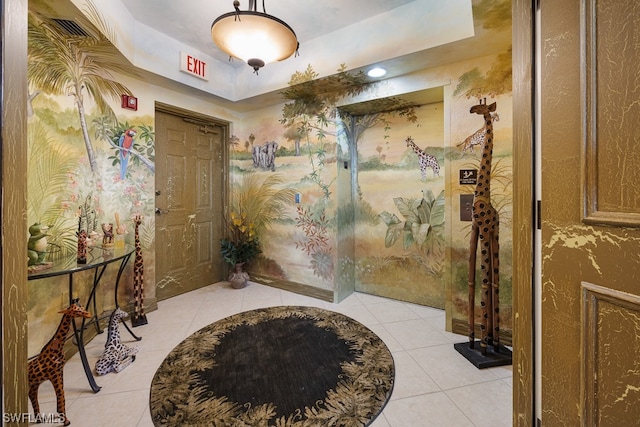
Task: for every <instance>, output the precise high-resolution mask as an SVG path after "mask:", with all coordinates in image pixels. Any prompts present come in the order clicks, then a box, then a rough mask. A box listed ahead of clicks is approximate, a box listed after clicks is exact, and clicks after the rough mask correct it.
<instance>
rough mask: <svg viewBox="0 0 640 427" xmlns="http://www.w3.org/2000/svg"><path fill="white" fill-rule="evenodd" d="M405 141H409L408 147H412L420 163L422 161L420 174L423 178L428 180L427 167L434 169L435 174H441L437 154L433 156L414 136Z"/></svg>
mask: <svg viewBox="0 0 640 427" xmlns="http://www.w3.org/2000/svg"><path fill="white" fill-rule="evenodd" d="M405 142H406V143H407V147H410V148H411V149H412V150H413V152H414V153H416V155H417V156H418V163H420V174H421V175H422V180H423V181H426V180H427V168H431V170H432V171H433V176H434V177H436V176H440V164H439V163H438V159H437V158H436V156H432V155H431V154H429V153H427V152H426V151H424V150H423V149H421V148H420V147H418V146H417V145H416V143H415V142H413V138H411V137H408V138H407V139H406V140H405Z"/></svg>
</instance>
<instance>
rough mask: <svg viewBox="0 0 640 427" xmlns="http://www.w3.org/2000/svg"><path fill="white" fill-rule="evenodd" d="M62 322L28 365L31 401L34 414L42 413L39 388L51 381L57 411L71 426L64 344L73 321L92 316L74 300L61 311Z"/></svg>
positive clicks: (66, 423) (65, 423)
mask: <svg viewBox="0 0 640 427" xmlns="http://www.w3.org/2000/svg"><path fill="white" fill-rule="evenodd" d="M60 313H62V315H63V316H62V320H61V321H60V324H59V325H58V329H57V330H56V333H55V334H54V335H53V338H51V340H50V341H49V342H48V343H47V344H45V346H44V347H42V350H40V354H38V355H37V356H36V357H35V358H34V359H32V360H30V361H29V363H28V365H27V370H28V378H29V400H30V401H31V406H33V412H34V414H36V415H37V414H39V413H40V404H39V403H38V388H39V387H40V384H42V383H43V382H45V381H47V380H49V381H51V384H53V389H54V390H55V392H56V410H57V411H58V413H59V414H61V415H62V417H63V421H64V425H65V426H68V425H69V424H71V422H70V421H69V419H68V418H67V415H66V408H65V398H64V376H63V374H64V365H65V363H66V361H67V360H66V358H65V356H64V343H65V341H66V340H67V335H68V334H69V327H70V326H71V322H72V321H73V320H72V319H73V318H75V317H84V318H87V319H88V318H90V317H91V314H90V313H89V312H87V311H86V310H85V309H84V308H83V307H82V306H80V305H79V304H78V300H73V301H72V303H71V305H70V306H69V307H68V308H66V309H64V310H62V311H60Z"/></svg>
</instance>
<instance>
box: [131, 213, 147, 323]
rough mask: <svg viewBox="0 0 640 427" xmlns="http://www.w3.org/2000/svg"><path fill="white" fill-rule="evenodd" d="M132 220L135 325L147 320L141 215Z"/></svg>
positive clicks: (133, 320)
mask: <svg viewBox="0 0 640 427" xmlns="http://www.w3.org/2000/svg"><path fill="white" fill-rule="evenodd" d="M133 222H134V224H135V245H136V256H135V259H134V262H133V298H134V300H135V301H134V313H133V319H131V325H132V326H134V327H135V326H141V325H146V324H147V323H148V322H147V316H146V315H145V314H144V260H143V258H142V245H141V244H140V231H139V227H140V224H141V223H142V216H140V215H136V216H135V217H134V219H133Z"/></svg>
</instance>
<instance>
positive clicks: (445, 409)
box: [383, 392, 473, 427]
mask: <svg viewBox="0 0 640 427" xmlns="http://www.w3.org/2000/svg"><path fill="white" fill-rule="evenodd" d="M383 414H384V416H385V418H386V419H387V421H388V422H389V425H390V426H393V427H473V423H472V422H471V421H470V420H469V418H467V416H466V415H465V414H464V413H463V412H462V411H461V410H460V409H458V407H457V406H456V405H455V404H454V403H453V402H452V401H451V399H449V398H448V397H447V395H446V394H444V392H438V393H431V394H424V395H421V396H415V397H409V398H406V399H399V400H392V401H390V402H389V403H388V404H387V406H386V407H385V409H384V411H383Z"/></svg>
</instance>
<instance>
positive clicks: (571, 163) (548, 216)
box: [540, 0, 640, 426]
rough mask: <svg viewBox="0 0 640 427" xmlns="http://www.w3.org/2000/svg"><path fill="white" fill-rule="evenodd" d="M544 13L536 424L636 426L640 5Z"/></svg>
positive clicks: (545, 7)
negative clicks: (539, 365)
mask: <svg viewBox="0 0 640 427" xmlns="http://www.w3.org/2000/svg"><path fill="white" fill-rule="evenodd" d="M540 7H541V9H540V10H541V21H540V22H541V38H540V39H541V48H542V55H541V92H542V98H541V99H542V102H541V141H542V372H541V375H542V388H541V398H542V425H543V426H544V425H546V426H578V425H582V426H623V425H624V426H630V425H637V424H638V420H640V405H638V401H639V399H640V373H639V371H638V366H639V361H640V255H639V254H640V191H638V181H639V179H640V167H639V165H640V148H639V147H640V136H639V135H640V132H639V131H638V129H639V128H638V123H640V103H639V102H638V100H639V99H640V84H639V81H638V76H639V75H640V74H639V67H640V43H639V40H640V2H637V1H619V0H597V1H596V0H584V1H575V0H552V1H542V2H540Z"/></svg>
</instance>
